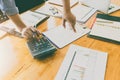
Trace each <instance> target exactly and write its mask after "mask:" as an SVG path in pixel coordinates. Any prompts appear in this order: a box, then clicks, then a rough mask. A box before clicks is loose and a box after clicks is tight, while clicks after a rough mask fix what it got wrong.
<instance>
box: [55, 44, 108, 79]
mask: <svg viewBox="0 0 120 80" xmlns="http://www.w3.org/2000/svg"><path fill="white" fill-rule="evenodd" d="M106 63H107V53H105V52H100V51H96V50H92V49H88V48H85V47H80V46H77V45H71V46H70V48H69V50H68V52H67V54H66V56H65V58H64V60H63V63H62V64H61V67H60V69H59V71H58V73H57V75H56V77H55V80H104V75H105V68H106Z"/></svg>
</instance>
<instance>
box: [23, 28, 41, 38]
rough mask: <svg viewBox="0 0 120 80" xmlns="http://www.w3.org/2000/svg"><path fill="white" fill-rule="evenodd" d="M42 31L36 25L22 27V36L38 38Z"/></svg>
mask: <svg viewBox="0 0 120 80" xmlns="http://www.w3.org/2000/svg"><path fill="white" fill-rule="evenodd" d="M40 34H41V33H40V31H38V30H37V29H36V28H34V27H25V28H23V29H22V36H23V37H24V38H26V39H31V38H36V39H37V38H38V37H39V35H40Z"/></svg>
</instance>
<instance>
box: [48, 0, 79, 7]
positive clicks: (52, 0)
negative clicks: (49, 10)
mask: <svg viewBox="0 0 120 80" xmlns="http://www.w3.org/2000/svg"><path fill="white" fill-rule="evenodd" d="M48 3H50V4H54V5H58V6H61V7H63V2H62V0H49V1H48ZM77 3H78V0H70V7H73V6H74V5H76V4H77Z"/></svg>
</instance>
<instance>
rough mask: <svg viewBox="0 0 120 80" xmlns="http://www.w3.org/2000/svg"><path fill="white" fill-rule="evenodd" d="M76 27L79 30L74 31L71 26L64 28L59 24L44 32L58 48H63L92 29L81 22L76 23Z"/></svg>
mask: <svg viewBox="0 0 120 80" xmlns="http://www.w3.org/2000/svg"><path fill="white" fill-rule="evenodd" d="M66 27H67V26H66ZM68 27H69V26H68ZM75 28H76V31H77V32H74V31H73V30H72V29H71V28H64V27H63V26H59V27H56V28H54V29H51V30H48V31H46V32H44V33H43V34H44V35H45V36H46V37H47V38H48V39H49V40H50V41H52V42H53V43H54V44H55V45H56V46H57V47H58V48H63V47H64V46H66V45H68V44H69V43H71V42H73V41H75V40H76V39H78V38H80V37H82V36H83V35H85V34H87V33H88V32H89V31H90V29H88V28H86V27H83V26H82V25H79V24H76V26H75Z"/></svg>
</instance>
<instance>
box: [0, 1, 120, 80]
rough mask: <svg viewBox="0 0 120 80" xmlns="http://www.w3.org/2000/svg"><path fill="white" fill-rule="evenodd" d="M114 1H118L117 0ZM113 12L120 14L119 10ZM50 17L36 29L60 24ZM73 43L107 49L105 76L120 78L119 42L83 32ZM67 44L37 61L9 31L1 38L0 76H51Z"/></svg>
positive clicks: (27, 79)
mask: <svg viewBox="0 0 120 80" xmlns="http://www.w3.org/2000/svg"><path fill="white" fill-rule="evenodd" d="M113 1H114V3H116V4H119V5H120V1H119V0H112V2H113ZM112 15H115V16H120V11H117V12H115V13H113V14H112ZM94 17H95V16H93V17H92V18H91V19H90V20H89V21H88V22H87V23H86V25H87V26H91V24H92V22H93V21H94ZM50 19H51V20H50ZM50 19H48V20H47V21H46V22H44V23H42V24H41V25H40V26H39V27H38V29H39V30H41V31H45V30H47V26H50V25H59V24H61V19H57V18H52V17H51V18H50ZM53 23H54V24H53ZM72 44H77V45H80V46H84V47H87V48H91V49H95V50H100V51H103V52H108V54H109V55H108V63H107V68H106V75H105V80H120V51H119V50H120V46H119V45H116V44H113V43H109V42H104V41H100V40H96V39H92V38H88V37H87V36H83V37H82V38H80V39H78V40H76V41H74V42H73V43H72ZM68 48H69V45H68V46H66V47H64V48H63V49H59V50H58V51H57V52H56V53H55V55H53V56H51V57H49V58H47V59H45V60H43V61H38V60H35V59H33V58H32V57H31V54H30V53H29V51H28V49H27V47H26V41H25V40H24V39H19V38H17V37H13V36H9V35H8V36H6V37H4V38H2V39H1V40H0V80H54V77H55V76H56V73H57V71H58V69H59V67H60V65H61V63H62V61H63V59H64V57H65V54H66V52H67V50H68Z"/></svg>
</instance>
